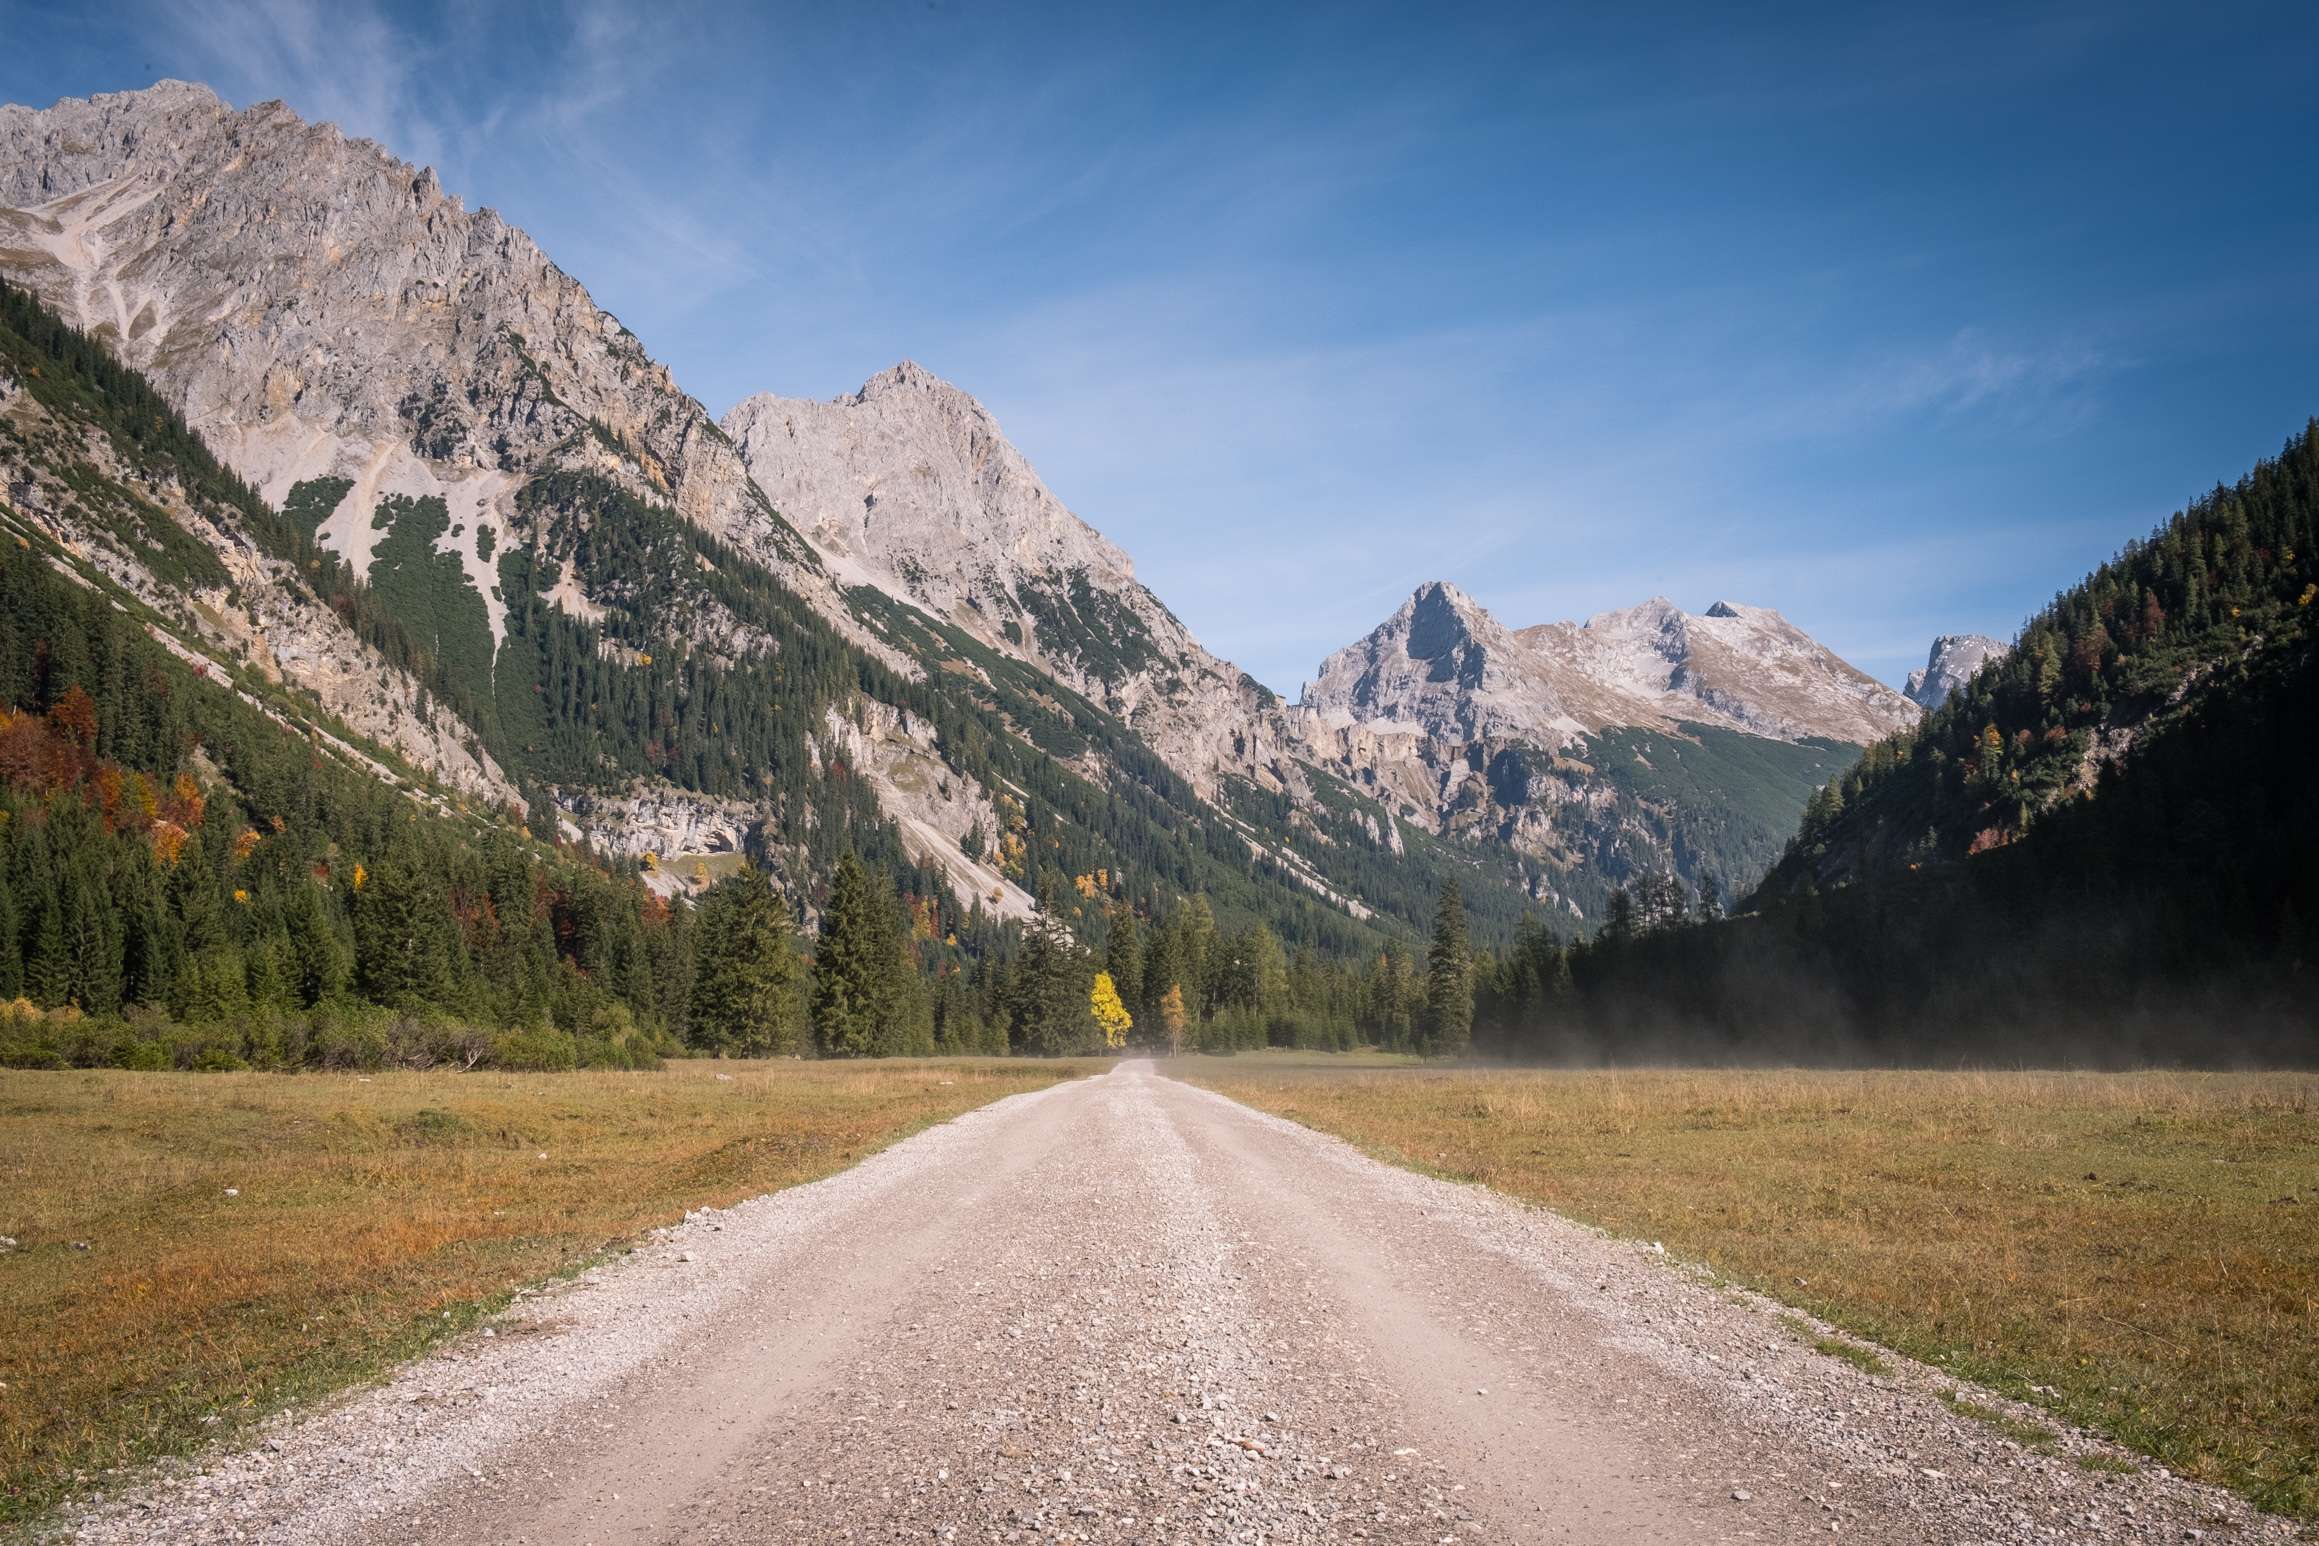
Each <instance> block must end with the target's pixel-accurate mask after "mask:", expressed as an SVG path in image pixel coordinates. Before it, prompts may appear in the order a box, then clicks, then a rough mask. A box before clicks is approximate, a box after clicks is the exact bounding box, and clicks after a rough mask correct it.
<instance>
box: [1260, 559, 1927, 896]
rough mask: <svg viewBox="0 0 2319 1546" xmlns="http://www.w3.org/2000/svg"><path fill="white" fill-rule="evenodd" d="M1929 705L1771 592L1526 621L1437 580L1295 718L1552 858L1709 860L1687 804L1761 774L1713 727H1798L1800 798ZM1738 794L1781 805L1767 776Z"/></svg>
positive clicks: (1407, 810)
mask: <svg viewBox="0 0 2319 1546" xmlns="http://www.w3.org/2000/svg"><path fill="white" fill-rule="evenodd" d="M1919 712H1920V711H1919V710H1918V709H1917V708H1916V706H1915V705H1914V704H1911V703H1910V702H1908V701H1907V700H1906V699H1904V698H1902V697H1901V696H1900V695H1899V694H1898V693H1895V692H1893V691H1892V690H1891V689H1890V688H1888V687H1885V686H1884V685H1883V684H1882V683H1879V682H1877V681H1876V680H1875V679H1874V678H1872V677H1869V676H1867V675H1866V674H1864V673H1862V672H1860V671H1858V670H1856V669H1854V668H1853V667H1852V666H1850V665H1849V664H1847V663H1846V662H1844V661H1843V660H1842V659H1840V658H1838V657H1837V656H1836V655H1835V654H1834V653H1833V652H1832V651H1830V650H1828V649H1826V648H1825V647H1824V646H1822V645H1820V644H1819V643H1817V642H1816V641H1815V640H1813V639H1812V638H1811V637H1810V636H1809V635H1807V634H1805V633H1804V632H1803V631H1802V630H1801V629H1799V628H1797V627H1795V625H1793V624H1792V623H1790V622H1788V621H1787V620H1786V619H1785V618H1783V617H1781V616H1780V615H1779V614H1778V613H1777V612H1773V611H1770V610H1768V609H1765V608H1760V607H1745V606H1739V605H1736V604H1734V603H1731V602H1720V601H1719V602H1717V603H1716V604H1715V605H1714V606H1712V607H1710V608H1709V609H1708V610H1707V611H1706V613H1704V614H1703V615H1697V614H1692V613H1689V612H1685V611H1683V610H1682V609H1681V608H1680V607H1677V606H1676V605H1675V604H1674V603H1672V602H1670V601H1667V600H1665V599H1663V598H1653V599H1652V600H1649V601H1646V602H1644V603H1642V604H1641V605H1640V606H1635V607H1630V608H1627V609H1625V610H1623V611H1616V612H1605V613H1603V614H1601V615H1600V616H1597V617H1593V618H1589V619H1588V620H1587V621H1586V622H1584V623H1547V624H1542V625H1539V626H1536V627H1530V628H1523V629H1520V630H1513V629H1509V628H1507V627H1505V626H1504V625H1503V624H1501V623H1500V622H1498V620H1497V619H1496V618H1494V617H1492V616H1491V615H1490V614H1489V612H1488V611H1487V610H1485V609H1484V608H1483V607H1482V606H1480V605H1479V604H1478V603H1477V602H1475V601H1474V600H1473V598H1471V597H1470V596H1467V595H1466V594H1465V593H1464V592H1462V591H1460V590H1459V589H1458V588H1457V587H1456V586H1454V585H1450V584H1448V583H1446V582H1444V581H1438V580H1437V581H1430V582H1428V583H1427V584H1424V585H1421V586H1419V587H1418V588H1417V590H1416V592H1415V593H1414V594H1413V595H1412V596H1411V597H1410V598H1409V600H1408V601H1407V602H1405V603H1404V604H1403V605H1402V606H1401V608H1400V610H1399V611H1397V612H1395V613H1394V614H1393V616H1392V617H1390V618H1388V619H1386V621H1385V622H1384V623H1382V624H1380V625H1379V626H1378V627H1377V629H1376V630H1375V631H1374V632H1372V633H1371V634H1370V635H1369V636H1368V637H1367V638H1365V639H1362V640H1361V641H1360V642H1359V643H1356V644H1353V645H1350V646H1348V647H1347V648H1345V649H1342V650H1339V651H1337V652H1336V653H1335V654H1333V655H1331V656H1330V657H1329V658H1328V659H1327V660H1325V661H1323V662H1322V663H1321V668H1320V674H1319V675H1318V677H1316V678H1315V679H1314V681H1312V682H1311V683H1310V684H1308V685H1307V686H1306V688H1305V691H1304V696H1303V699H1302V701H1301V702H1300V703H1299V704H1298V706H1297V708H1296V710H1295V711H1294V724H1295V726H1296V729H1297V731H1298V733H1299V735H1300V736H1301V737H1302V739H1303V741H1304V744H1305V748H1306V753H1307V755H1308V756H1310V757H1311V758H1312V759H1313V760H1314V761H1315V762H1316V763H1317V764H1318V765H1319V766H1321V767H1323V768H1326V769H1327V770H1328V771H1330V772H1332V773H1335V774H1336V775H1338V776H1339V777H1341V778H1343V779H1344V780H1345V781H1346V782H1348V783H1350V784H1352V785H1353V786H1354V787H1355V788H1358V789H1361V790H1363V791H1365V792H1367V793H1369V794H1372V795H1374V796H1376V797H1377V798H1379V799H1380V800H1382V801H1383V802H1385V803H1386V804H1387V805H1388V807H1389V808H1391V809H1394V810H1396V811H1398V812H1400V813H1401V814H1402V815H1403V816H1404V817H1406V818H1408V819H1409V820H1411V821H1413V822H1415V823H1417V824H1418V825H1420V826H1422V827H1424V828H1426V829H1428V830H1430V831H1433V832H1436V833H1439V834H1442V835H1445V836H1451V837H1462V838H1468V839H1472V840H1475V841H1496V842H1499V843H1503V844H1504V845H1506V846H1508V847H1511V848H1513V849H1515V850H1516V851H1518V852H1521V853H1524V854H1528V855H1531V856H1533V857H1535V858H1538V859H1542V860H1545V861H1547V864H1548V866H1549V873H1552V872H1553V871H1554V870H1557V869H1562V870H1567V869H1571V868H1577V867H1582V866H1593V867H1596V868H1597V869H1602V868H1606V867H1607V868H1612V869H1617V868H1625V869H1630V870H1631V869H1637V868H1642V869H1650V868H1656V869H1665V870H1675V869H1678V868H1680V867H1681V866H1682V865H1684V864H1685V863H1689V864H1692V865H1694V866H1696V865H1698V864H1699V863H1700V859H1699V856H1698V855H1697V853H1696V852H1695V849H1696V847H1697V844H1696V842H1695V841H1694V840H1692V839H1688V838H1687V839H1683V840H1681V841H1678V840H1677V838H1676V836H1675V832H1676V829H1677V827H1678V826H1679V825H1680V820H1681V816H1682V814H1683V813H1682V812H1681V811H1680V810H1679V809H1678V808H1677V807H1678V804H1679V803H1681V802H1688V804H1689V805H1690V806H1691V807H1692V810H1693V812H1694V813H1697V812H1699V811H1701V810H1703V809H1704V807H1706V806H1708V805H1712V804H1713V803H1715V801H1716V800H1718V799H1719V798H1722V797H1723V796H1722V794H1721V793H1720V792H1719V791H1718V789H1717V788H1716V787H1715V785H1716V781H1717V780H1718V779H1733V780H1736V781H1737V782H1740V783H1750V784H1754V783H1757V782H1758V779H1757V775H1756V772H1755V770H1753V769H1739V770H1733V769H1732V768H1731V767H1730V765H1729V764H1728V763H1727V762H1725V761H1722V760H1719V758H1718V756H1717V754H1716V752H1715V750H1714V749H1713V748H1708V747H1706V746H1704V745H1703V740H1704V738H1705V737H1706V736H1708V734H1709V733H1710V732H1727V733H1728V734H1729V735H1730V736H1735V737H1747V738H1752V739H1754V740H1756V741H1771V742H1781V743H1788V744H1789V745H1791V746H1794V747H1795V748H1796V749H1795V750H1794V751H1793V752H1789V753H1785V754H1783V755H1782V756H1781V757H1780V758H1779V759H1777V760H1778V762H1779V764H1780V766H1781V767H1782V768H1783V769H1785V770H1786V771H1785V772H1784V773H1782V774H1780V775H1776V776H1775V779H1776V778H1782V777H1784V778H1785V779H1786V780H1787V781H1788V782H1789V784H1791V785H1792V789H1791V790H1790V793H1792V795H1793V798H1794V801H1795V809H1796V810H1797V811H1800V810H1801V808H1802V805H1801V802H1802V799H1803V797H1804V795H1805V794H1806V793H1808V791H1809V788H1810V787H1811V781H1812V780H1813V779H1814V778H1815V777H1816V778H1824V777H1825V776H1826V774H1827V772H1828V771H1832V770H1833V768H1834V767H1835V766H1836V765H1838V764H1839V763H1840V762H1841V761H1842V760H1843V758H1844V754H1843V753H1841V752H1838V751H1835V750H1832V749H1829V748H1828V747H1826V746H1824V745H1822V744H1820V743H1835V744H1836V746H1838V747H1842V746H1857V745H1860V744H1864V743H1866V742H1869V741H1873V740H1877V739H1880V738H1882V737H1883V736H1885V735H1888V734H1890V733H1891V732H1893V731H1895V730H1898V729H1901V728H1904V727H1905V726H1908V725H1911V724H1914V723H1915V722H1916V720H1917V718H1918V715H1919ZM1750 760H1753V759H1750ZM1823 764H1826V766H1825V767H1823ZM1613 766H1616V767H1620V768H1622V769H1624V770H1625V771H1623V772H1618V773H1614V772H1611V771H1609V769H1610V768H1611V767H1613ZM1730 797H1731V798H1732V799H1733V801H1734V802H1735V804H1738V805H1747V806H1750V807H1752V810H1751V815H1750V819H1753V820H1756V821H1757V822H1759V823H1760V822H1761V821H1762V820H1763V819H1764V817H1763V806H1762V801H1763V800H1764V799H1765V798H1766V795H1765V791H1764V789H1763V788H1762V787H1755V788H1748V789H1734V790H1733V791H1732V792H1731V795H1730ZM1792 817H1793V813H1792V812H1791V813H1789V816H1788V818H1787V819H1788V820H1791V821H1792ZM1774 824H1775V826H1776V825H1777V823H1776V822H1775V823H1774ZM1721 825H1722V827H1723V829H1724V830H1730V829H1731V828H1732V826H1733V823H1729V822H1725V823H1722V824H1721ZM1778 836H1779V837H1784V836H1785V833H1784V831H1783V832H1779V833H1778ZM1774 840H1775V839H1773V838H1772V837H1771V836H1769V835H1768V834H1766V835H1764V836H1763V838H1762V840H1761V841H1759V842H1757V843H1756V847H1757V848H1762V847H1763V846H1764V844H1766V843H1769V842H1771V841H1774ZM1741 847H1742V848H1745V847H1746V845H1745V844H1744V843H1743V844H1742V845H1741ZM1748 851H1749V852H1750V853H1751V854H1753V853H1754V851H1753V850H1748ZM1754 856H1755V858H1756V861H1757V862H1763V861H1764V860H1765V859H1767V858H1768V855H1767V854H1756V855H1754ZM1547 889H1548V891H1549V892H1551V891H1553V890H1554V887H1553V885H1552V884H1551V883H1549V884H1548V887H1547Z"/></svg>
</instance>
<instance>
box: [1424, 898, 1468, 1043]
mask: <svg viewBox="0 0 2319 1546" xmlns="http://www.w3.org/2000/svg"><path fill="white" fill-rule="evenodd" d="M1473 1019H1474V985H1473V957H1472V954H1471V952H1470V951H1469V950H1468V949H1467V947H1466V934H1465V898H1464V897H1463V896H1462V895H1460V894H1459V891H1458V885H1457V882H1456V881H1455V880H1451V881H1449V882H1448V883H1447V884H1445V885H1444V886H1443V887H1442V888H1441V903H1440V905H1439V906H1438V907H1437V908H1436V909H1435V910H1434V914H1433V948H1432V949H1431V950H1430V951H1428V952H1427V953H1426V958H1425V1035H1426V1044H1427V1050H1428V1051H1430V1052H1432V1053H1434V1054H1436V1055H1437V1056H1455V1055H1456V1054H1458V1053H1461V1052H1463V1051H1465V1049H1466V1047H1467V1046H1468V1045H1469V1044H1470V1043H1471V1042H1472V1040H1473Z"/></svg>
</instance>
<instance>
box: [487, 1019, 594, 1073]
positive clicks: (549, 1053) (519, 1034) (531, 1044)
mask: <svg viewBox="0 0 2319 1546" xmlns="http://www.w3.org/2000/svg"><path fill="white" fill-rule="evenodd" d="M579 1062H580V1058H579V1049H578V1047H577V1045H576V1044H575V1043H574V1042H573V1040H572V1038H571V1037H569V1036H567V1035H565V1034H564V1033H563V1032H561V1031H558V1030H555V1029H553V1028H552V1027H549V1026H544V1025H542V1026H534V1027H532V1028H531V1029H529V1030H522V1031H508V1032H505V1033H503V1034H502V1035H501V1036H500V1037H499V1039H498V1040H496V1041H494V1042H493V1043H492V1044H491V1066H492V1067H494V1068H508V1069H530V1070H534V1071H537V1072H541V1073H566V1072H569V1071H570V1070H572V1069H574V1068H577V1067H578V1066H579Z"/></svg>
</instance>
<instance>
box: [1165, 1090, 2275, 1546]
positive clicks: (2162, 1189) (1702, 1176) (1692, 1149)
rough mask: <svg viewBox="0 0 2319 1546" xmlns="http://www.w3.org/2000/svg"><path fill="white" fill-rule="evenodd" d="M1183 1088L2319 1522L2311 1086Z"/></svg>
mask: <svg viewBox="0 0 2319 1546" xmlns="http://www.w3.org/2000/svg"><path fill="white" fill-rule="evenodd" d="M1171 1071H1174V1072H1178V1073H1181V1074H1182V1075H1183V1076H1184V1077H1186V1078H1188V1079H1190V1080H1192V1081H1193V1082H1194V1083H1198V1084H1202V1085H1205V1086H1207V1087H1208V1088H1210V1089H1214V1090H1218V1091H1221V1092H1222V1093H1224V1094H1227V1095H1230V1096H1232V1097H1234V1098H1235V1099H1238V1100H1242V1101H1245V1102H1247V1103H1248V1104H1250V1105H1253V1106H1257V1107H1260V1108H1262V1109H1264V1110H1267V1111H1272V1112H1275V1113H1278V1114H1279V1115H1282V1116H1286V1117H1290V1118H1293V1119H1295V1120H1297V1121H1300V1122H1303V1123H1306V1124H1307V1125H1309V1126H1312V1127H1317V1128H1321V1129H1323V1130H1325V1131H1328V1132H1333V1133H1337V1134H1340V1135H1342V1136H1344V1137H1346V1138H1349V1139H1351V1140H1353V1141H1354V1142H1356V1143H1359V1144H1362V1145H1363V1146H1365V1147H1367V1148H1369V1149H1371V1150H1372V1151H1374V1152H1376V1153H1378V1154H1379V1155H1380V1156H1381V1157H1384V1158H1387V1159H1390V1160H1393V1161H1395V1162H1396V1163H1400V1164H1405V1165H1410V1166H1413V1167H1415V1168H1419V1169H1423V1170H1428V1171H1433V1172H1436V1173H1439V1174H1443V1175H1447V1176H1450V1177H1453V1178H1456V1179H1460V1180H1471V1181H1478V1182H1481V1183H1484V1184H1486V1185H1489V1186H1492V1187H1496V1188H1498V1189H1500V1190H1502V1191H1506V1192H1509V1193H1512V1194H1513V1195H1515V1196H1518V1197H1523V1198H1527V1199H1529V1200H1531V1201H1534V1202H1539V1203H1543V1204H1546V1205H1547V1206H1549V1207H1552V1208H1555V1209H1557V1210H1559V1211H1561V1212H1563V1213H1566V1214H1568V1215H1570V1216H1571V1217H1574V1218H1579V1219H1583V1220H1586V1221H1587V1222H1589V1223H1593V1224H1598V1225H1601V1226H1602V1227H1604V1228H1607V1229H1610V1230H1612V1231H1614V1232H1616V1233H1619V1234H1623V1235H1631V1236H1639V1237H1642V1238H1646V1239H1653V1240H1660V1241H1664V1242H1665V1243H1666V1245H1667V1246H1668V1247H1669V1249H1671V1250H1675V1251H1678V1252H1680V1253H1682V1254H1684V1255H1687V1256H1690V1257H1693V1258H1696V1259H1699V1260H1702V1261H1704V1262H1706V1263H1708V1264H1709V1265H1710V1266H1712V1267H1713V1268H1715V1269H1716V1270H1717V1271H1719V1272H1722V1273H1724V1274H1726V1275H1728V1276H1729V1277H1731V1278H1733V1279H1735V1280H1737V1281H1740V1282H1744V1283H1746V1284H1748V1285H1749V1286H1751V1287H1754V1288H1757V1289H1760V1290H1762V1291H1763V1292H1765V1293H1767V1294H1770V1295H1772V1296H1774V1297H1776V1298H1779V1299H1782V1300H1784V1301H1786V1302H1788V1303H1790V1304H1793V1305H1796V1306H1798V1307H1799V1308H1802V1309H1807V1310H1809V1311H1811V1312H1813V1313H1814V1314H1816V1315H1818V1316H1820V1317H1822V1318H1823V1319H1825V1320H1827V1321H1830V1322H1832V1323H1834V1324H1836V1325H1840V1326H1842V1327H1844V1328H1845V1329H1847V1330H1849V1331H1853V1332H1856V1333H1859V1334H1860V1335H1862V1336H1865V1337H1868V1338H1871V1339H1873V1340H1875V1341H1878V1342H1881V1343H1883V1344H1884V1345H1886V1346H1888V1347H1891V1348H1894V1349H1897V1350H1899V1351H1901V1352H1904V1353H1907V1354H1909V1355H1910V1356H1912V1357H1916V1358H1919V1359H1922V1360H1923V1361H1925V1362H1926V1363H1929V1364H1932V1365H1934V1366H1935V1367H1938V1368H1943V1369H1948V1370H1951V1371H1953V1372H1955V1373H1956V1374H1957V1375H1958V1376H1959V1377H1961V1378H1966V1379H1971V1380H1975V1381H1978V1382H1981V1383H1984V1384H1987V1385H1989V1386H1991V1387H1993V1388H1995V1389H1998V1390H2001V1391H2004V1392H2005V1393H2006V1394H2008V1395H2012V1396H2016V1397H2018V1398H2020V1399H2022V1400H2025V1401H2029V1402H2032V1403H2037V1404H2041V1405H2044V1406H2046V1407H2048V1408H2049V1409H2051V1410H2052V1411H2054V1412H2055V1413H2056V1414H2057V1415H2058V1416H2061V1417H2065V1418H2067V1419H2069V1420H2071V1421H2075V1422H2079V1423H2083V1424H2084V1425H2086V1426H2088V1427H2091V1428H2095V1429H2097V1430H2100V1431H2102V1432H2105V1433H2108V1434H2110V1435H2112V1436H2113V1437H2115V1438H2117V1439H2118V1440H2119V1441H2121V1442H2123V1443H2125V1444H2128V1445H2131V1446H2133V1447H2135V1448H2137V1449H2140V1450H2142V1451H2143V1452H2144V1453H2146V1454H2149V1455H2151V1456H2154V1457H2155V1458H2157V1459H2158V1460H2160V1461H2163V1462H2164V1463H2165V1464H2167V1465H2168V1466H2170V1467H2172V1468H2173V1469H2175V1470H2176V1471H2179V1472H2182V1473H2184V1474H2186V1475H2190V1476H2195V1477H2199V1478H2201V1479H2204V1480H2208V1481H2213V1482H2219V1483H2222V1484H2225V1485H2228V1486H2232V1487H2235V1488H2237V1489H2239V1490H2241V1491H2243V1492H2244V1493H2246V1494H2247V1495H2248V1496H2249V1497H2251V1498H2253V1499H2254V1500H2255V1501H2256V1502H2257V1503H2260V1504H2262V1505H2263V1506H2265V1507H2267V1508H2271V1509H2275V1510H2277V1511H2280V1512H2282V1513H2287V1514H2291V1515H2294V1516H2297V1517H2300V1518H2304V1519H2319V1076H2313V1075H2309V1074H2171V1073H2166V1074H2160V1073H2148V1074H2061V1073H2047V1074H2037V1073H1921V1072H1919V1073H1838V1072H1795V1071H1780V1072H1745V1071H1729V1070H1716V1071H1648V1072H1619V1073H1565V1072H1542V1071H1512V1070H1473V1069H1463V1070H1449V1069H1422V1068H1400V1069H1379V1068H1375V1067H1370V1068H1365V1069H1363V1068H1353V1069H1343V1068H1335V1067H1330V1066H1326V1060H1321V1059H1303V1060H1295V1059H1274V1058H1261V1057H1260V1058H1246V1057H1243V1058H1238V1059H1234V1060H1230V1061H1224V1060H1205V1059H1202V1060H1188V1061H1185V1062H1180V1063H1177V1064H1174V1065H1172V1066H1171ZM2038 1387H2044V1389H2043V1390H2040V1389H2039V1388H2038Z"/></svg>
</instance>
